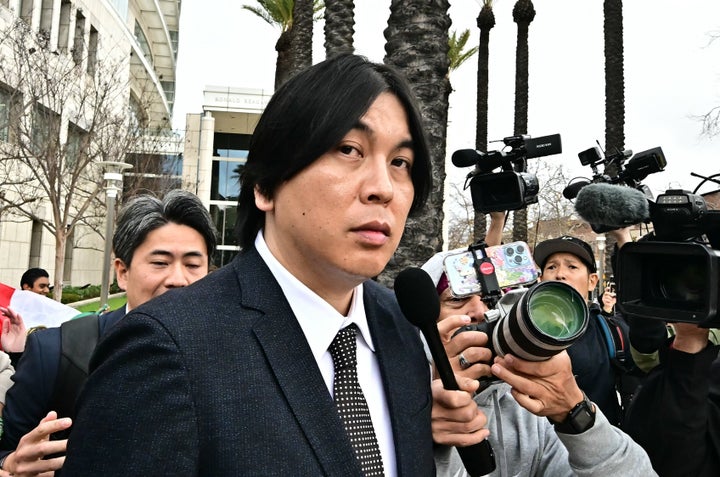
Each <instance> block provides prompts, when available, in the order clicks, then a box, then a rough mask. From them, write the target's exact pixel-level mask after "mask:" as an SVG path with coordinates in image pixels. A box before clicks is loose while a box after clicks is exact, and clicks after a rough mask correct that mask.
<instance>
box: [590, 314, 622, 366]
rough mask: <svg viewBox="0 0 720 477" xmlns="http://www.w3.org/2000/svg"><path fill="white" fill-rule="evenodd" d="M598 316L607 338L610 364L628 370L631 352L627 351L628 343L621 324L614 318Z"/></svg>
mask: <svg viewBox="0 0 720 477" xmlns="http://www.w3.org/2000/svg"><path fill="white" fill-rule="evenodd" d="M596 316H597V319H598V323H599V325H600V329H601V330H602V333H603V336H604V337H605V344H606V345H607V350H608V356H609V357H610V362H612V363H613V364H615V365H616V366H619V367H620V368H621V369H622V370H627V367H628V363H627V361H628V360H627V357H628V354H629V350H628V349H627V345H628V343H627V340H626V339H625V336H624V334H623V330H622V328H621V327H620V324H619V323H618V322H617V321H616V320H614V319H613V318H611V317H607V316H605V315H603V314H602V313H597V314H596Z"/></svg>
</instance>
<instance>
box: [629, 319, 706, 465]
mask: <svg viewBox="0 0 720 477" xmlns="http://www.w3.org/2000/svg"><path fill="white" fill-rule="evenodd" d="M645 321H651V320H645ZM657 323H659V324H662V322H661V321H657ZM673 328H674V331H675V336H673V337H670V338H668V339H666V340H665V343H664V344H663V346H661V347H660V349H659V359H660V364H659V366H657V367H656V368H655V369H653V371H652V372H651V373H650V374H649V375H648V377H647V379H646V380H645V383H644V384H643V387H642V388H641V389H640V390H639V391H638V393H637V395H636V396H635V400H634V401H633V404H632V406H631V407H630V410H629V412H628V416H627V420H626V430H627V432H628V434H630V435H631V436H632V437H633V438H634V439H635V441H636V442H638V443H639V444H640V445H642V446H643V447H644V448H645V450H646V451H647V453H648V455H649V456H650V460H651V462H652V464H653V467H654V468H655V469H656V470H657V472H658V474H659V475H668V476H677V475H693V476H699V477H704V476H717V475H720V358H718V351H719V350H720V346H718V345H714V344H712V343H711V342H710V341H709V340H708V336H709V334H710V330H708V329H707V328H699V327H698V326H696V325H694V324H688V323H676V324H674V325H673Z"/></svg>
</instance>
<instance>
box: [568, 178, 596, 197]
mask: <svg viewBox="0 0 720 477" xmlns="http://www.w3.org/2000/svg"><path fill="white" fill-rule="evenodd" d="M589 184H591V182H590V181H577V182H573V183H571V184H568V185H567V187H565V188H564V189H563V197H565V198H566V199H569V200H573V199H574V198H575V197H577V195H578V192H580V190H581V189H582V188H583V187H585V186H586V185H589Z"/></svg>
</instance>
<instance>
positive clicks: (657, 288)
mask: <svg viewBox="0 0 720 477" xmlns="http://www.w3.org/2000/svg"><path fill="white" fill-rule="evenodd" d="M694 175H696V174H694ZM698 188H699V186H698ZM697 190H698V189H697V188H696V189H695V191H694V192H692V193H691V192H688V191H686V190H680V189H670V190H667V191H666V192H665V193H664V194H661V195H659V196H658V197H657V200H656V201H655V202H650V204H649V215H650V220H651V221H652V224H653V227H654V231H653V232H651V233H649V234H648V235H646V236H644V237H643V238H642V239H641V240H640V241H638V242H635V243H628V244H625V245H624V246H623V247H621V248H620V251H619V253H618V271H617V272H618V273H617V275H618V302H617V303H618V306H619V308H620V310H621V311H622V312H623V313H625V314H627V315H629V316H638V317H642V318H654V319H659V320H663V321H667V322H685V323H693V324H696V325H698V326H701V327H703V328H718V327H720V316H719V315H718V295H719V293H720V211H718V210H708V207H707V203H706V201H705V199H704V198H703V197H702V196H701V195H697V194H696V192H697Z"/></svg>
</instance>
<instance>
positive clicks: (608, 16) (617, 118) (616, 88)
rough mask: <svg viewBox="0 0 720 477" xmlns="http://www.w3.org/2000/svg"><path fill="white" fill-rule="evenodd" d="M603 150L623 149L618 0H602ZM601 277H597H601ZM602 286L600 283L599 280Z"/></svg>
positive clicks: (608, 238)
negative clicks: (603, 51) (603, 58)
mask: <svg viewBox="0 0 720 477" xmlns="http://www.w3.org/2000/svg"><path fill="white" fill-rule="evenodd" d="M603 11H604V16H605V22H604V26H603V30H604V35H605V150H606V151H607V152H608V153H610V152H615V151H622V150H623V149H625V73H624V66H623V63H624V56H623V13H622V0H605V1H604V3H603ZM605 237H606V242H607V247H608V249H612V248H614V246H615V239H614V237H613V236H612V234H606V235H605ZM611 257H612V254H610V253H608V254H606V255H605V258H606V260H605V268H604V269H605V270H612V261H611ZM602 278H603V277H601V279H602ZM601 285H602V283H601Z"/></svg>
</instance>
